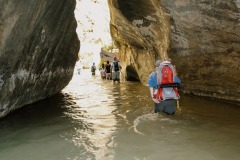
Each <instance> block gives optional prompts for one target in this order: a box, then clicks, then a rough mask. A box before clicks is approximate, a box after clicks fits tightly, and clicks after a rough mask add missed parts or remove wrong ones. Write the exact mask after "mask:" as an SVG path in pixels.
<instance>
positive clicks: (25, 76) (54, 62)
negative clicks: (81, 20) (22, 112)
mask: <svg viewBox="0 0 240 160" xmlns="http://www.w3.org/2000/svg"><path fill="white" fill-rule="evenodd" d="M75 3H76V2H75V1H74V0H68V1H54V0H47V1H42V0H34V1H33V0H8V1H0V64H1V65H0V117H2V116H4V115H6V114H7V113H9V112H10V111H11V110H14V109H16V108H20V107H22V106H24V105H27V104H30V103H33V102H36V101H38V100H40V99H44V98H47V97H49V96H51V95H53V94H56V93H58V92H59V91H61V90H62V89H63V88H64V87H65V86H66V85H67V84H68V83H69V81H70V80H71V78H72V74H73V69H74V65H75V62H76V59H77V53H78V51H79V45H80V43H79V40H78V37H77V34H76V21H75V17H74V9H75Z"/></svg>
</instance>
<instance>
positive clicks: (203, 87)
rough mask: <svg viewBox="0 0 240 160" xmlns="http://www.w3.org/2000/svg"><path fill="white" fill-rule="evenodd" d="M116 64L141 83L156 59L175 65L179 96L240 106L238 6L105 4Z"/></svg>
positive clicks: (185, 0) (192, 0)
mask: <svg viewBox="0 0 240 160" xmlns="http://www.w3.org/2000/svg"><path fill="white" fill-rule="evenodd" d="M109 6H110V11H111V31H112V36H113V38H114V39H115V41H116V43H117V44H118V46H119V48H120V60H121V61H122V63H123V64H124V66H125V67H127V66H132V67H133V68H134V69H135V70H136V72H137V73H138V75H139V79H140V81H141V82H142V83H144V84H146V83H147V77H148V75H149V74H150V72H151V71H152V70H154V65H153V64H154V62H155V60H156V59H158V58H161V59H164V58H168V57H170V58H171V59H172V62H173V63H174V64H175V65H176V67H177V70H178V73H179V77H180V78H181V79H182V81H183V84H184V87H183V91H186V92H191V93H194V94H196V95H202V96H208V97H216V98H221V99H225V100H231V101H236V102H238V103H239V102H240V85H239V84H240V76H239V75H240V71H239V68H240V34H239V33H240V23H239V19H240V13H239V6H240V4H239V1H237V0H224V1H223V0H214V1H212V0H174V1H169V0H160V1H158V0H151V1H149V0H140V1H138V0H132V1H129V0H109Z"/></svg>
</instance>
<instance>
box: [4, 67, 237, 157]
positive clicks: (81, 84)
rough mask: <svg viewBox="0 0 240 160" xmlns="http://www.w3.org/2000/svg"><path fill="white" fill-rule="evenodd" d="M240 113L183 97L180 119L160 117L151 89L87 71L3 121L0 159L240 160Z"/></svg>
mask: <svg viewBox="0 0 240 160" xmlns="http://www.w3.org/2000/svg"><path fill="white" fill-rule="evenodd" d="M239 114H240V107H239V106H236V105H231V104H226V103H221V102H216V101H214V100H211V99H205V98H200V97H194V96H185V95H181V100H180V108H178V109H177V112H176V114H175V115H174V116H168V115H165V114H155V113H153V104H152V101H151V100H150V96H149V90H148V88H147V87H146V86H143V85H141V84H140V83H133V82H122V83H120V84H118V83H116V84H113V83H112V82H111V81H107V80H101V79H100V78H99V76H95V77H92V76H91V74H90V72H89V70H84V71H83V72H82V73H81V75H75V76H74V78H73V80H72V81H71V83H70V84H69V86H67V87H66V88H65V89H64V90H63V91H62V93H59V94H58V95H56V96H54V97H51V98H49V99H46V100H43V101H41V102H38V103H35V104H33V105H30V106H27V107H24V108H22V109H20V110H18V111H16V112H14V113H12V114H10V115H9V116H7V117H6V118H4V119H2V120H1V121H0V159H1V160H2V159H3V160H5V159H8V160H15V159H18V160H26V159H27V160H43V159H44V160H158V159H161V160H169V159H171V160H202V159H204V160H226V159H231V160H238V159H239V156H240V149H239V148H240V119H239Z"/></svg>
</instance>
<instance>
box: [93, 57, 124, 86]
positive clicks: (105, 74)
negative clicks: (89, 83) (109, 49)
mask: <svg viewBox="0 0 240 160" xmlns="http://www.w3.org/2000/svg"><path fill="white" fill-rule="evenodd" d="M96 69H97V68H96V65H95V63H93V65H92V66H91V72H92V75H95V74H96ZM121 69H122V67H121V65H120V62H119V61H117V57H116V56H114V57H113V62H112V63H111V64H110V62H109V61H107V64H106V65H105V64H104V63H102V65H101V66H100V68H99V71H100V75H101V78H102V79H107V80H113V82H115V81H117V82H120V70H121Z"/></svg>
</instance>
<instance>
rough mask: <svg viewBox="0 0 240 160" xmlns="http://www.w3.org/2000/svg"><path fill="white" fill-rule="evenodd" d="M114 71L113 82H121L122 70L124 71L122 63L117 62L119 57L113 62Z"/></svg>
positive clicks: (114, 58)
mask: <svg viewBox="0 0 240 160" xmlns="http://www.w3.org/2000/svg"><path fill="white" fill-rule="evenodd" d="M111 69H112V80H113V82H115V81H118V82H120V70H121V69H122V67H121V65H120V62H119V61H117V57H116V56H114V57H113V62H112V64H111Z"/></svg>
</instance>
